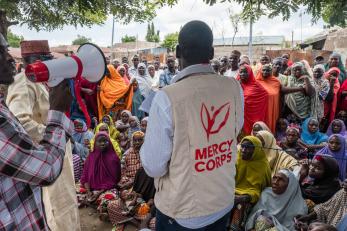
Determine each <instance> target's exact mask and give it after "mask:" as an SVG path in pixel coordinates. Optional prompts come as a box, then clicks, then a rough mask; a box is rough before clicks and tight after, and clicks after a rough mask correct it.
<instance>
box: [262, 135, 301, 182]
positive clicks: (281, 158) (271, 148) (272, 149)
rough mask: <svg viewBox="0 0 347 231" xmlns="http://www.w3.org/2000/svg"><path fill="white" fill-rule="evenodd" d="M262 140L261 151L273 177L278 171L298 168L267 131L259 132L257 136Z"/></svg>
mask: <svg viewBox="0 0 347 231" xmlns="http://www.w3.org/2000/svg"><path fill="white" fill-rule="evenodd" d="M257 135H258V136H260V137H262V138H263V140H264V146H263V150H264V153H265V156H266V159H267V160H268V161H269V165H270V168H271V173H272V176H273V175H275V174H276V173H277V172H278V171H279V170H280V169H284V168H286V169H290V170H294V168H295V167H298V166H299V163H298V161H297V160H296V159H295V158H294V157H292V156H291V155H289V154H287V153H286V152H285V151H283V150H282V149H281V148H280V147H279V146H278V145H277V144H276V139H275V137H274V136H273V135H272V134H271V133H270V132H268V131H260V132H258V134H257Z"/></svg>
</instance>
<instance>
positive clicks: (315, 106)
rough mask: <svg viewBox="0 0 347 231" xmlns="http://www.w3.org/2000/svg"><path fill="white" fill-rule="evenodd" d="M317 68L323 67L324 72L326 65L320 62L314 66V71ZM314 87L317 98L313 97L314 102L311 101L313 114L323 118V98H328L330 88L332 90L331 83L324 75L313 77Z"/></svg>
mask: <svg viewBox="0 0 347 231" xmlns="http://www.w3.org/2000/svg"><path fill="white" fill-rule="evenodd" d="M317 69H321V70H322V72H323V73H324V71H325V69H324V65H322V64H318V65H316V66H314V68H313V72H314V71H315V70H317ZM312 83H313V87H314V88H315V98H312V100H313V101H312V103H311V111H312V112H311V116H312V117H315V118H318V119H321V118H323V116H324V102H323V100H325V99H326V97H327V95H328V93H329V90H330V84H329V81H328V80H327V79H325V78H323V76H321V78H319V79H317V78H313V82H312Z"/></svg>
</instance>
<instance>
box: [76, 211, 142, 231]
mask: <svg viewBox="0 0 347 231" xmlns="http://www.w3.org/2000/svg"><path fill="white" fill-rule="evenodd" d="M79 212H80V218H81V230H82V231H111V230H112V228H113V226H112V224H111V223H110V222H104V221H101V220H100V219H99V217H98V214H97V213H96V210H95V209H93V208H81V209H79ZM136 230H137V229H136V227H134V226H132V225H127V226H126V227H125V230H124V231H136Z"/></svg>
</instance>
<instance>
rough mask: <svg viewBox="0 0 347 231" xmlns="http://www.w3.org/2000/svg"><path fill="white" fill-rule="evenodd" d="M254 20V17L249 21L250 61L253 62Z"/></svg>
mask: <svg viewBox="0 0 347 231" xmlns="http://www.w3.org/2000/svg"><path fill="white" fill-rule="evenodd" d="M252 30H253V19H252V17H251V18H250V20H249V41H248V57H249V60H251V61H252V43H253V41H252V40H253V38H252V36H253V31H252Z"/></svg>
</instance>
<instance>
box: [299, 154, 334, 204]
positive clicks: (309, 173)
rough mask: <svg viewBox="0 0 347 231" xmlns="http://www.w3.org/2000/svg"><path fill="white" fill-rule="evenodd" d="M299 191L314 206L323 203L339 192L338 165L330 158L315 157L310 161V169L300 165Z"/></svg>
mask: <svg viewBox="0 0 347 231" xmlns="http://www.w3.org/2000/svg"><path fill="white" fill-rule="evenodd" d="M301 173H302V174H303V175H302V176H301V179H304V178H305V176H306V177H307V178H306V179H304V180H303V181H302V182H301V191H302V195H303V197H304V198H305V199H309V200H311V201H313V202H314V203H315V204H319V203H324V202H326V201H327V200H329V199H330V198H331V197H332V196H333V195H334V194H335V193H336V192H337V191H339V190H340V188H341V186H340V181H339V179H338V176H339V165H338V163H337V161H336V160H335V159H334V158H332V157H330V156H320V155H317V156H315V157H314V159H313V160H312V163H311V164H310V167H309V166H308V165H307V164H303V165H302V171H301Z"/></svg>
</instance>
